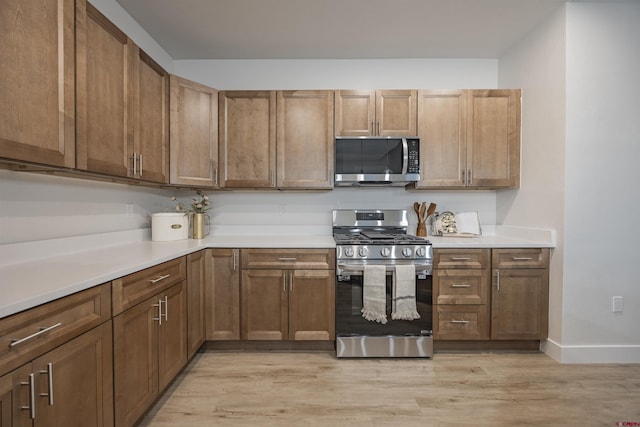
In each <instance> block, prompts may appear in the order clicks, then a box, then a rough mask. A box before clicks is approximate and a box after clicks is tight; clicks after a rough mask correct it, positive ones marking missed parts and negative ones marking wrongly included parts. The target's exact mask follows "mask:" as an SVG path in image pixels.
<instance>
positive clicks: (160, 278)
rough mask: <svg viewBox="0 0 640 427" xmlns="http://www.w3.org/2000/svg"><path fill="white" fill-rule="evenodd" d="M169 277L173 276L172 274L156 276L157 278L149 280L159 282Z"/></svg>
mask: <svg viewBox="0 0 640 427" xmlns="http://www.w3.org/2000/svg"><path fill="white" fill-rule="evenodd" d="M167 277H171V275H170V274H165V275H164V276H159V277H156V278H155V279H152V280H149V282H150V283H158V282H159V281H161V280H164V279H166V278H167Z"/></svg>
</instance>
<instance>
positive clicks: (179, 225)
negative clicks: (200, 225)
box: [151, 213, 189, 242]
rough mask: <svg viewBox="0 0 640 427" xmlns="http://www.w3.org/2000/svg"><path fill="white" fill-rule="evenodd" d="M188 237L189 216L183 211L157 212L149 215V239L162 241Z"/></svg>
mask: <svg viewBox="0 0 640 427" xmlns="http://www.w3.org/2000/svg"><path fill="white" fill-rule="evenodd" d="M188 237H189V216H188V215H185V214H183V213H157V214H153V215H151V240H153V241H154V242H164V241H168V240H183V239H187V238H188Z"/></svg>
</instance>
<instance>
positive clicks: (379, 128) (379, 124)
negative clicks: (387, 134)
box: [378, 120, 380, 135]
mask: <svg viewBox="0 0 640 427" xmlns="http://www.w3.org/2000/svg"><path fill="white" fill-rule="evenodd" d="M378 135H380V120H378Z"/></svg>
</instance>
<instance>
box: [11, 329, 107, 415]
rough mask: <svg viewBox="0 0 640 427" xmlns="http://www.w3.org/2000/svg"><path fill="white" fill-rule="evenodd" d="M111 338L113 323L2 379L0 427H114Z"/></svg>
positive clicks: (51, 352)
mask: <svg viewBox="0 0 640 427" xmlns="http://www.w3.org/2000/svg"><path fill="white" fill-rule="evenodd" d="M111 334H112V331H111V321H109V322H106V323H104V324H102V325H100V326H98V327H96V328H94V329H92V330H90V331H88V332H85V333H84V334H82V335H80V336H78V337H77V338H74V339H73V340H71V341H69V342H67V343H65V344H63V345H61V346H60V347H57V348H55V349H54V350H51V351H49V352H48V353H45V354H44V355H42V356H40V357H38V358H37V359H35V360H34V361H32V362H29V363H27V364H26V365H23V366H22V367H20V368H18V369H15V370H14V371H12V372H10V373H8V374H6V375H4V376H2V377H0V426H2V427H9V426H13V427H16V426H36V427H37V426H65V427H67V426H69V427H85V426H89V427H91V426H95V427H107V426H112V425H113V364H112V347H111V344H112V337H111ZM31 388H33V394H32V393H31ZM30 395H32V396H34V397H35V401H33V400H31V397H30Z"/></svg>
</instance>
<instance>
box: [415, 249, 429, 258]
mask: <svg viewBox="0 0 640 427" xmlns="http://www.w3.org/2000/svg"><path fill="white" fill-rule="evenodd" d="M426 254H427V252H426V251H425V250H424V248H418V249H416V255H417V256H419V257H423V256H425V255H426Z"/></svg>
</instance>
